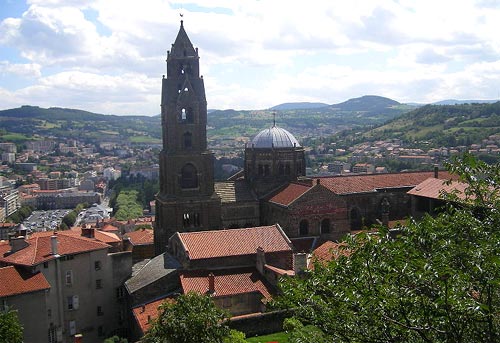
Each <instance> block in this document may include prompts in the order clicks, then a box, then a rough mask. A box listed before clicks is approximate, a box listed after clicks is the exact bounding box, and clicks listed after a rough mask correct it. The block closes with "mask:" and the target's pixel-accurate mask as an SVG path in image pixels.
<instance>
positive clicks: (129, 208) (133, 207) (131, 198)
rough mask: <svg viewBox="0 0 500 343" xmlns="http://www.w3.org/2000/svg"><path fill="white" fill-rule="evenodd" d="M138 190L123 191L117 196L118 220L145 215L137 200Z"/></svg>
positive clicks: (116, 215)
mask: <svg viewBox="0 0 500 343" xmlns="http://www.w3.org/2000/svg"><path fill="white" fill-rule="evenodd" d="M138 194H139V192H138V191H135V190H130V191H121V192H120V194H119V195H118V197H117V198H116V208H115V210H116V213H115V218H116V219H117V220H129V219H133V218H139V217H142V216H143V212H142V206H141V204H140V203H139V202H138V201H137V195H138Z"/></svg>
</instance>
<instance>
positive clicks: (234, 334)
mask: <svg viewBox="0 0 500 343" xmlns="http://www.w3.org/2000/svg"><path fill="white" fill-rule="evenodd" d="M223 342H224V343H247V340H246V339H245V334H244V333H243V332H241V331H238V330H233V329H231V330H230V331H229V335H228V336H227V337H225V338H224V339H223Z"/></svg>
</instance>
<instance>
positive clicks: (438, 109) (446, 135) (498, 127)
mask: <svg viewBox="0 0 500 343" xmlns="http://www.w3.org/2000/svg"><path fill="white" fill-rule="evenodd" d="M498 133H500V102H496V103H482V104H461V105H426V106H422V107H420V108H417V109H415V110H413V111H410V112H408V113H406V114H403V115H402V116H400V117H398V118H395V119H393V120H390V121H389V122H387V123H386V124H384V125H381V126H379V127H377V128H375V129H372V130H369V131H367V132H365V133H363V135H362V137H363V138H364V139H368V140H382V139H388V138H399V139H402V140H404V141H407V142H428V143H429V144H432V145H435V146H456V145H469V144H471V143H480V142H481V141H482V140H483V139H485V138H487V137H488V136H490V135H492V134H498Z"/></svg>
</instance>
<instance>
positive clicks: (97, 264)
mask: <svg viewBox="0 0 500 343" xmlns="http://www.w3.org/2000/svg"><path fill="white" fill-rule="evenodd" d="M94 269H95V270H101V261H95V262H94Z"/></svg>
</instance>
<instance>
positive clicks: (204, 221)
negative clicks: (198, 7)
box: [154, 21, 221, 255]
mask: <svg viewBox="0 0 500 343" xmlns="http://www.w3.org/2000/svg"><path fill="white" fill-rule="evenodd" d="M199 59H200V58H199V56H198V48H196V49H195V48H194V47H193V44H191V41H190V40H189V37H188V35H187V34H186V31H185V30H184V25H183V22H182V21H181V27H180V29H179V33H178V34H177V38H176V39H175V42H174V44H172V48H171V50H170V51H169V52H167V76H166V77H165V76H163V80H162V92H161V123H162V124H161V125H162V134H163V136H162V137H163V149H162V151H161V152H160V192H159V193H158V194H157V195H156V222H155V230H154V240H155V254H156V255H158V254H161V253H163V252H164V251H165V250H166V246H167V243H168V239H169V237H170V236H172V235H173V234H174V233H175V232H177V231H179V232H186V231H201V230H213V229H219V228H220V225H221V224H220V215H221V200H220V198H219V196H218V195H217V194H216V193H215V192H214V156H213V154H212V152H210V151H209V150H207V128H206V126H207V100H206V97H205V86H204V83H203V77H200V68H199Z"/></svg>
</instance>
